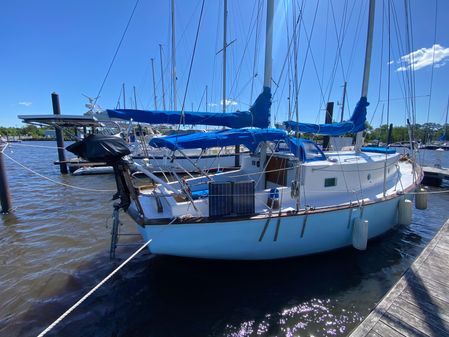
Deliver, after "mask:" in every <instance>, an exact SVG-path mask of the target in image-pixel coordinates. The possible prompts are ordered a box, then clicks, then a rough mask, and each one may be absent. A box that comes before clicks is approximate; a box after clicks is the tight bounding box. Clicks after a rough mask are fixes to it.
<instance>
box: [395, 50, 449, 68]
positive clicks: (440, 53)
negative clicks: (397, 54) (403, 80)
mask: <svg viewBox="0 0 449 337" xmlns="http://www.w3.org/2000/svg"><path fill="white" fill-rule="evenodd" d="M448 58H449V48H444V47H442V46H441V45H439V44H435V45H433V47H431V48H421V49H418V50H415V51H414V52H411V53H410V54H407V55H404V56H402V57H401V60H400V62H401V64H402V66H401V67H399V68H398V69H396V71H405V70H409V69H412V70H418V69H421V68H424V67H427V66H431V65H432V63H434V66H435V68H439V67H442V66H444V65H445V64H446V62H444V61H445V60H446V59H448Z"/></svg>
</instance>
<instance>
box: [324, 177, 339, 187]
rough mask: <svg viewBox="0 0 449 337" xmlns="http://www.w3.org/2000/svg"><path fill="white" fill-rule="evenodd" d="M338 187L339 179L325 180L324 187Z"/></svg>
mask: <svg viewBox="0 0 449 337" xmlns="http://www.w3.org/2000/svg"><path fill="white" fill-rule="evenodd" d="M333 186H337V178H326V179H324V187H333Z"/></svg>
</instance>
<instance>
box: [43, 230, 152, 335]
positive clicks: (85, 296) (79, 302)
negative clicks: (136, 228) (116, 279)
mask: <svg viewBox="0 0 449 337" xmlns="http://www.w3.org/2000/svg"><path fill="white" fill-rule="evenodd" d="M151 240H152V239H150V240H148V241H147V242H145V243H144V244H143V245H142V246H141V247H140V248H139V249H137V250H136V251H135V252H134V253H133V254H132V255H131V256H130V257H128V258H127V259H126V260H125V261H124V262H123V263H122V264H121V265H120V266H118V267H117V268H116V269H114V271H113V272H112V273H110V274H109V275H108V276H106V277H105V278H104V279H103V280H102V281H101V282H100V283H98V284H97V285H96V286H95V287H94V288H92V290H90V291H89V292H88V293H87V294H86V295H84V296H83V297H82V298H81V299H80V300H79V301H78V302H76V303H75V304H74V305H72V306H71V307H70V308H69V309H68V310H67V311H66V312H64V313H63V314H62V315H61V316H59V318H58V319H56V320H55V321H54V322H53V323H52V324H50V325H49V326H48V327H47V328H46V329H45V330H44V331H42V332H41V333H40V334H39V335H38V337H42V336H45V335H46V334H47V333H48V332H49V331H50V330H51V329H53V328H54V327H55V326H56V325H57V324H58V323H60V322H61V321H62V320H63V319H64V318H65V317H66V316H67V315H68V314H70V313H71V312H72V311H73V310H75V309H76V308H77V307H78V306H79V305H80V304H81V303H83V302H84V301H85V300H86V299H87V298H88V297H89V296H90V295H92V294H93V293H94V292H95V291H96V290H97V289H98V288H100V287H101V286H102V285H103V284H104V283H106V282H107V281H108V280H109V279H110V278H111V277H112V276H114V275H115V273H117V272H118V271H119V270H120V269H122V268H123V267H124V266H125V265H126V264H127V263H128V262H129V261H131V260H132V259H133V258H134V257H135V256H136V255H137V254H139V253H140V252H141V251H142V250H143V249H144V248H145V247H146V246H148V245H149V244H150V242H151Z"/></svg>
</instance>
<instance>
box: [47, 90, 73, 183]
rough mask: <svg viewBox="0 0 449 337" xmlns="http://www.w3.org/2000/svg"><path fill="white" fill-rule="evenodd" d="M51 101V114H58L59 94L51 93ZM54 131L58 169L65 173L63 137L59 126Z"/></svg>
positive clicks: (59, 109) (59, 112)
mask: <svg viewBox="0 0 449 337" xmlns="http://www.w3.org/2000/svg"><path fill="white" fill-rule="evenodd" d="M51 102H52V105H53V114H54V115H60V114H61V106H60V105H59V95H58V94H57V93H55V92H53V93H52V94H51ZM55 133H56V144H57V146H58V159H59V170H60V171H61V173H62V174H67V173H69V171H68V170H67V162H66V159H65V152H64V137H63V134H62V131H61V129H60V128H58V127H55Z"/></svg>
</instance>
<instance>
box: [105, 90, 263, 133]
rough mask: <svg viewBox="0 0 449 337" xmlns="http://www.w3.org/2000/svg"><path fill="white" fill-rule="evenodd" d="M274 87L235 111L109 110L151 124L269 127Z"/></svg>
mask: <svg viewBox="0 0 449 337" xmlns="http://www.w3.org/2000/svg"><path fill="white" fill-rule="evenodd" d="M270 107H271V90H270V88H264V90H263V92H262V93H261V94H260V95H259V96H258V97H257V99H256V101H255V102H254V104H253V105H252V106H251V107H250V108H249V111H235V112H226V113H223V112H195V111H184V113H182V112H181V111H154V110H136V109H114V110H109V109H108V110H107V113H108V115H109V117H110V118H119V119H124V120H131V119H132V120H133V121H134V122H139V123H149V124H174V125H177V124H187V125H215V126H226V127H229V128H233V129H238V128H244V127H258V128H266V127H267V126H268V125H269V119H270Z"/></svg>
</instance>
